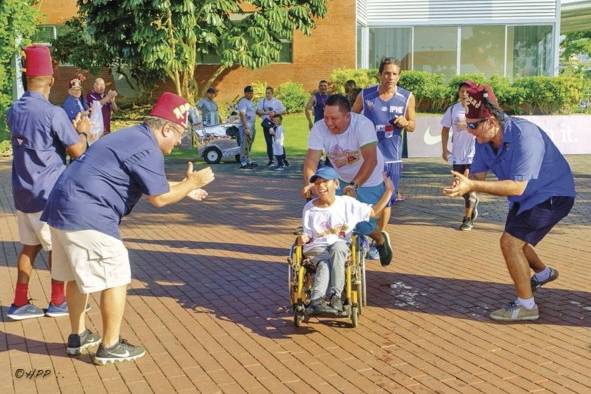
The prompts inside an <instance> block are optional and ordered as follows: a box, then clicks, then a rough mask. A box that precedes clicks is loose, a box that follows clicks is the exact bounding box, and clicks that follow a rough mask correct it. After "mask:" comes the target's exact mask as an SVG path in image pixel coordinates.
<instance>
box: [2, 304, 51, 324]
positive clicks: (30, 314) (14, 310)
mask: <svg viewBox="0 0 591 394" xmlns="http://www.w3.org/2000/svg"><path fill="white" fill-rule="evenodd" d="M6 316H8V317H9V318H11V319H12V320H25V319H35V318H37V317H42V316H45V312H44V311H43V309H41V308H39V307H38V306H36V305H33V304H31V303H30V302H29V303H27V304H25V305H23V306H19V307H17V306H15V305H14V304H12V305H10V308H8V313H7V314H6Z"/></svg>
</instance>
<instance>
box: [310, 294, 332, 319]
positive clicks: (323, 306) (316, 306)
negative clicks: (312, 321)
mask: <svg viewBox="0 0 591 394" xmlns="http://www.w3.org/2000/svg"><path fill="white" fill-rule="evenodd" d="M305 313H306V315H314V316H337V315H338V312H337V310H336V309H334V308H333V307H331V306H330V305H328V304H327V303H326V301H325V300H324V299H322V298H318V299H316V300H312V301H310V304H309V305H308V306H307V307H306V310H305Z"/></svg>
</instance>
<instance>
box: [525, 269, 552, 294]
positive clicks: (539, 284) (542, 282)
mask: <svg viewBox="0 0 591 394" xmlns="http://www.w3.org/2000/svg"><path fill="white" fill-rule="evenodd" d="M548 268H549V269H550V276H548V278H547V279H546V280H537V279H536V276H535V275H534V276H532V277H531V280H530V283H531V291H532V293H533V292H534V291H536V290H538V289H539V288H540V287H542V286H543V285H545V284H546V283H549V282H552V281H553V280H556V279H558V270H556V269H555V268H552V267H548Z"/></svg>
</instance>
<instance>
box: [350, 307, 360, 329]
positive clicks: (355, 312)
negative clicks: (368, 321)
mask: <svg viewBox="0 0 591 394" xmlns="http://www.w3.org/2000/svg"><path fill="white" fill-rule="evenodd" d="M358 323H359V307H358V306H353V307H351V326H353V328H356V327H357V324H358Z"/></svg>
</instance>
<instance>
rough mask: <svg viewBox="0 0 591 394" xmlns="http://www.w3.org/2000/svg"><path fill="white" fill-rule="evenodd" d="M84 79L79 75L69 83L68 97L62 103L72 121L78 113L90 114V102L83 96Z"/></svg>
mask: <svg viewBox="0 0 591 394" xmlns="http://www.w3.org/2000/svg"><path fill="white" fill-rule="evenodd" d="M82 81H83V79H81V78H80V76H78V77H76V78H74V79H72V80H71V81H70V82H69V83H68V97H66V99H65V100H64V103H63V104H62V107H63V108H64V110H65V111H66V114H68V118H70V120H71V121H73V120H74V119H76V116H77V115H78V114H81V115H82V116H88V104H87V103H86V100H85V99H84V97H82Z"/></svg>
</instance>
